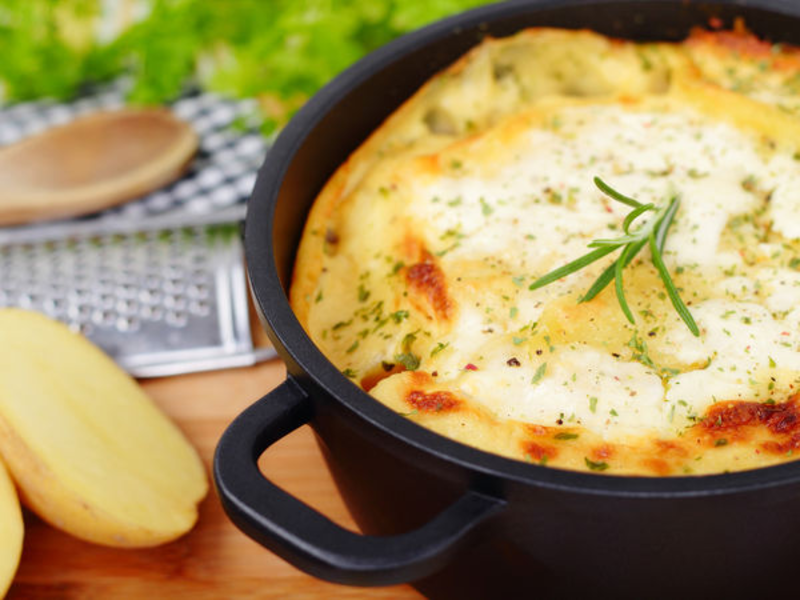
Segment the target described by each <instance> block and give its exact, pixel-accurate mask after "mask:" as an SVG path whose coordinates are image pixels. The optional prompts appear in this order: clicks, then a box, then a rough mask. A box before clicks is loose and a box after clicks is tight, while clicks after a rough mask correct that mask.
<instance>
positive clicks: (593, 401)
mask: <svg viewBox="0 0 800 600" xmlns="http://www.w3.org/2000/svg"><path fill="white" fill-rule="evenodd" d="M589 410H590V411H592V412H593V413H594V412H596V411H597V396H592V397H591V398H589Z"/></svg>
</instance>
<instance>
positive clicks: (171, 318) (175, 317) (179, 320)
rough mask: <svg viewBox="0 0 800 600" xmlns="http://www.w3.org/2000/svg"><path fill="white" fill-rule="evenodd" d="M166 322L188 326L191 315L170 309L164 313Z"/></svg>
mask: <svg viewBox="0 0 800 600" xmlns="http://www.w3.org/2000/svg"><path fill="white" fill-rule="evenodd" d="M164 322H165V323H166V324H167V325H170V326H172V327H177V328H181V327H186V325H187V323H188V322H189V315H188V314H186V313H185V312H183V311H179V310H168V311H167V312H166V313H165V315H164Z"/></svg>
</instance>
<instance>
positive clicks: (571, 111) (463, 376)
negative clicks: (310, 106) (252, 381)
mask: <svg viewBox="0 0 800 600" xmlns="http://www.w3.org/2000/svg"><path fill="white" fill-rule="evenodd" d="M742 35H744V34H742ZM700 37H702V36H700ZM710 39H711V42H714V41H719V39H723V38H719V39H718V38H710ZM603 40H604V39H603V38H600V37H599V36H595V35H594V34H590V33H587V32H578V33H565V32H558V31H553V30H539V31H535V32H524V33H523V34H520V35H519V36H516V37H514V38H510V39H509V40H500V41H493V42H490V43H487V44H484V45H483V46H481V47H480V48H478V49H477V50H475V51H473V52H472V53H471V54H470V55H469V56H468V57H466V58H465V59H464V60H463V61H462V62H461V63H459V64H457V65H455V66H454V67H453V68H452V69H451V70H450V72H449V73H447V74H446V75H447V77H446V75H442V76H441V77H440V78H439V79H437V80H434V82H432V83H431V84H429V85H428V86H426V88H424V89H423V90H422V91H421V92H420V93H419V94H418V95H417V96H416V97H415V98H414V99H412V100H411V101H409V103H408V104H407V105H406V106H405V107H403V109H401V110H400V111H399V112H398V113H397V114H396V115H395V116H393V117H392V118H391V119H390V120H389V121H388V122H387V124H386V125H385V126H384V128H382V130H380V131H379V132H378V133H376V134H375V135H374V136H373V138H371V139H370V141H368V142H367V144H365V146H364V147H362V149H361V150H359V151H358V152H357V153H356V154H355V155H354V157H352V158H351V159H350V161H348V163H347V164H346V165H345V166H344V167H342V169H340V171H339V173H337V175H336V176H335V177H334V178H333V180H332V181H331V183H329V185H328V186H327V187H326V189H325V191H324V192H323V194H322V195H321V196H320V199H319V200H318V201H317V204H316V205H315V207H314V210H313V211H312V215H311V217H310V219H309V224H308V226H307V229H306V234H305V236H304V240H303V244H302V246H301V249H300V254H299V257H298V264H297V270H296V275H295V283H294V285H293V288H292V302H293V305H294V307H295V309H296V311H297V313H298V316H300V318H301V321H302V322H303V323H304V325H305V327H306V329H307V330H308V331H309V333H310V334H311V335H312V337H313V338H314V340H315V342H316V343H317V344H319V346H320V347H321V348H322V349H323V351H324V352H325V353H326V354H327V355H328V356H329V357H331V359H332V360H333V361H334V362H335V363H336V364H337V365H338V366H339V367H340V368H341V369H342V371H343V373H345V375H347V376H349V377H351V378H353V379H354V380H355V381H356V382H358V383H360V384H361V385H362V387H364V389H366V390H367V391H370V392H371V393H372V394H373V395H374V396H375V397H376V398H378V399H379V400H381V401H383V402H384V403H386V404H387V405H389V406H391V407H393V408H395V409H396V410H398V411H399V412H402V413H404V414H407V415H408V416H409V418H412V419H414V420H416V421H418V422H420V423H421V424H423V425H425V426H428V427H431V428H432V429H434V430H436V431H439V432H440V433H443V434H445V435H448V436H450V437H454V438H456V439H458V440H460V441H463V442H465V443H468V444H471V445H474V446H477V447H480V448H483V449H486V450H490V451H494V452H498V453H501V454H504V455H507V456H511V457H515V458H520V459H525V460H532V461H536V462H540V463H547V464H549V465H553V466H560V467H564V468H575V469H590V470H596V471H608V472H614V473H640V474H658V475H666V474H671V473H703V472H718V471H722V470H732V469H742V468H751V467H754V466H759V465H762V464H771V463H774V462H778V461H780V460H787V459H789V458H791V456H792V453H793V449H794V444H795V443H796V444H797V446H798V447H800V429H798V431H797V432H795V429H794V425H791V424H790V425H785V426H778V425H776V424H775V423H777V422H778V420H780V419H783V420H784V421H786V420H787V419H789V420H791V419H794V420H797V421H798V428H800V419H798V418H797V417H796V416H792V415H794V414H795V413H794V412H793V411H794V406H795V403H796V402H798V399H797V392H798V389H800V388H798V386H800V352H798V350H799V349H800V328H799V327H798V322H800V309H798V308H796V307H797V306H800V252H799V250H800V155H798V151H797V147H796V144H797V142H796V140H797V139H800V120H797V119H795V118H793V117H791V116H790V115H788V113H787V111H785V110H783V109H781V108H780V107H778V108H776V107H775V106H773V104H775V102H777V101H775V102H772V103H771V101H770V99H769V98H768V97H767V96H769V94H768V92H769V91H770V90H773V91H774V90H775V89H777V88H780V90H782V91H783V88H782V87H781V86H782V82H783V81H784V79H781V78H780V77H778V76H777V75H775V74H774V73H773V72H772V71H769V70H768V69H767V70H766V72H768V73H769V74H770V78H768V80H767V82H766V83H765V84H764V85H763V86H761V87H760V88H758V89H759V90H760V92H759V94H755V93H753V94H750V95H743V94H740V93H736V92H734V91H731V90H729V89H725V87H726V86H725V85H722V84H723V83H724V82H719V81H716V82H713V83H709V82H708V81H706V80H707V79H713V76H714V74H715V73H716V71H715V70H714V69H712V68H710V67H707V68H706V70H705V71H702V70H701V71H700V75H699V76H698V74H697V68H696V67H697V65H702V64H715V63H714V60H713V59H714V56H715V53H718V50H719V49H718V48H717V47H716V46H714V45H713V44H711V45H709V44H710V43H709V42H708V40H706V42H707V43H706V44H705V45H703V44H702V43H700V42H699V41H697V40H694V41H693V42H692V43H689V44H687V45H685V46H671V45H650V46H643V47H636V46H634V45H633V44H622V43H617V44H610V45H608V46H603V47H602V49H601V50H602V51H601V52H600V56H601V59H602V60H601V62H600V64H599V65H584V69H593V70H592V71H591V72H593V73H594V74H595V76H596V77H597V78H598V79H599V80H601V81H600V83H597V82H596V83H595V86H596V88H597V89H589V90H587V89H581V90H580V93H570V92H569V89H570V88H569V86H568V85H566V84H564V85H565V86H566V90H567V91H565V89H556V90H553V89H551V87H548V86H547V85H543V84H542V85H540V86H539V88H531V86H530V84H528V85H527V87H526V83H525V82H526V79H525V75H524V73H523V72H522V71H521V69H522V67H521V65H526V66H527V67H529V66H530V64H531V62H533V63H536V60H537V57H538V59H539V60H542V61H549V62H548V63H547V64H548V65H550V68H551V70H553V69H554V68H553V67H552V65H551V63H552V61H551V60H550V59H552V58H553V56H551V55H548V56H544V57H542V56H540V54H541V53H542V52H543V50H542V48H544V47H546V48H547V49H548V50H547V52H550V53H555V55H557V56H561V55H560V54H559V50H558V49H559V48H560V52H561V54H563V55H565V56H572V57H573V58H574V55H572V54H570V49H574V48H580V47H581V45H582V44H584V45H585V44H590V45H591V44H602V43H603ZM553 48H555V50H554V49H553ZM687 48H688V50H687ZM512 49H513V51H514V53H515V54H514V57H515V60H516V62H514V61H509V54H510V52H511V50H512ZM526 49H527V51H528V52H530V55H526V54H525V52H524V51H525V50H526ZM642 53H647V55H648V56H649V57H650V58H649V59H648V60H650V61H656V62H657V63H658V64H659V65H661V67H660V68H656V69H654V68H653V66H652V62H651V63H649V64H650V66H649V67H647V66H646V65H645V64H644V63H643V62H641V60H640V58H639V57H640V56H643V54H642ZM693 55H696V56H700V57H701V58H700V59H697V61H696V63H692V60H693V59H692V56H693ZM581 56H582V54H581ZM722 56H725V57H727V56H728V55H727V54H723V55H722ZM631 57H637V58H636V62H635V63H634V62H631V61H633V60H634V59H633V58H631ZM754 60H755V59H754ZM487 63H488V64H490V65H492V64H493V68H491V69H488V70H487V66H486V64H487ZM609 64H613V65H615V70H613V71H609V70H608V69H605V68H604V65H605V66H607V65H609ZM634 64H638V65H639V68H638V73H637V69H636V68H635V66H632V65H634ZM687 64H691V65H692V68H688V67H687V66H686V65H687ZM509 65H510V66H509ZM501 66H502V69H501V68H500V67H501ZM540 66H541V65H540ZM507 69H511V70H512V71H513V70H514V69H516V70H517V71H516V73H517V79H518V81H517V83H516V84H515V85H516V88H514V86H511V88H512V89H510V88H509V86H510V85H511V84H509V83H508V82H507V81H505V78H506V75H504V72H505V71H504V70H507ZM662 70H663V71H665V72H668V74H669V76H668V77H667V76H665V75H664V73H663V72H661V71H662ZM654 71H656V73H654ZM793 72H796V73H800V65H798V67H797V69H796V71H793ZM498 73H499V74H498ZM559 73H560V72H559V71H558V70H557V69H555V70H553V73H552V74H551V75H552V77H553V78H554V79H555V80H556V81H560V82H563V81H565V77H566V80H567V81H569V77H567V75H565V74H564V73H561V74H560V75H559ZM535 76H536V75H533V77H535ZM579 76H580V77H583V79H582V80H585V79H586V70H584V71H582V74H580V75H578V74H575V75H574V77H579ZM615 76H616V77H618V78H619V81H610V80H609V79H610V78H613V77H615ZM637 76H638V79H637ZM528 77H530V75H528ZM665 78H666V79H667V80H669V81H671V83H670V84H669V85H668V86H667V85H665V84H664V83H663V80H664V79H665ZM489 80H491V85H492V88H491V89H487V86H488V85H489V84H488V83H487V81H489ZM467 84H469V85H472V86H477V87H478V89H479V90H482V91H481V92H480V93H476V94H473V95H472V96H466V97H468V98H472V100H473V102H471V103H464V102H463V98H464V97H465V93H466V92H464V87H465V86H466V85H467ZM554 85H555V84H554ZM467 89H471V88H469V86H467ZM531 89H534V90H538V91H535V93H534V92H531ZM515 90H516V92H517V95H516V96H515ZM522 92H526V93H522ZM618 92H622V93H618ZM775 94H777V92H775ZM775 94H773V96H775ZM778 96H780V101H781V102H783V100H785V98H784V96H785V94H783V95H781V94H778ZM776 97H777V96H776ZM493 98H494V100H495V101H496V102H495V103H493V102H492V99H493ZM773 100H774V98H773ZM459 101H460V102H461V104H459ZM487 105H488V106H489V108H487ZM492 107H494V110H491V108H492ZM466 116H470V117H472V118H471V119H469V121H470V122H471V123H472V125H471V126H468V125H462V124H460V119H462V118H465V117H466ZM466 120H467V119H465V121H466ZM420 121H422V122H423V123H425V124H426V127H427V129H428V131H427V133H426V132H424V131H423V132H420V131H419V123H420ZM594 176H600V177H602V178H603V179H604V180H605V181H607V182H609V183H610V184H611V185H612V186H613V187H614V188H616V189H618V190H620V191H622V192H623V193H625V194H626V195H628V196H632V197H634V198H636V199H637V200H639V201H640V202H642V203H653V204H655V205H656V206H661V205H664V204H665V203H667V202H669V201H670V199H671V198H673V197H676V196H677V197H679V198H680V199H681V205H680V210H679V212H678V213H677V216H676V218H675V221H674V223H673V225H672V227H671V229H670V232H669V236H668V238H667V244H666V246H665V249H664V261H665V263H666V266H667V269H668V270H669V271H670V273H671V274H672V276H673V279H674V280H675V283H676V285H677V287H678V288H679V290H680V292H681V295H682V297H683V299H684V301H686V303H687V304H688V305H689V308H690V310H691V312H692V314H693V316H694V318H695V320H696V321H697V323H698V325H699V327H700V330H701V335H700V336H699V337H695V336H693V335H692V334H691V333H690V332H689V330H688V329H687V328H686V326H685V324H684V323H683V322H682V321H681V320H680V319H679V317H678V315H677V313H676V312H675V310H674V309H673V308H672V306H671V304H670V301H669V299H668V298H667V296H666V294H665V293H664V287H663V283H662V282H661V280H660V278H659V277H658V274H657V272H656V270H655V268H654V267H653V265H652V262H651V260H650V256H649V252H648V251H647V249H645V250H643V251H642V252H641V253H640V255H639V256H638V257H637V258H636V259H635V260H634V261H633V262H632V263H631V265H630V266H629V267H628V268H627V269H626V270H625V272H624V287H625V293H626V297H627V299H628V302H629V304H630V306H631V309H632V311H633V313H634V315H635V319H636V323H635V325H631V324H630V323H628V321H627V320H626V319H625V317H624V315H623V314H622V313H621V311H620V309H619V306H618V304H617V300H616V297H615V295H614V291H613V285H612V286H610V289H606V290H605V291H604V292H602V293H601V294H600V295H598V296H597V297H596V298H595V299H594V300H592V301H591V302H587V303H582V304H579V303H578V302H577V301H578V299H579V298H580V296H581V294H582V293H583V292H585V291H586V290H587V289H588V288H589V286H590V285H591V284H592V282H593V281H594V280H595V279H596V278H597V276H598V275H599V274H600V273H601V272H602V271H603V270H604V269H605V268H606V267H608V265H610V264H611V263H612V262H613V260H614V259H615V258H616V256H615V255H612V256H609V257H607V258H605V259H602V260H600V261H598V262H597V263H595V264H592V265H590V266H588V267H586V268H585V269H582V270H581V271H579V272H577V273H575V274H573V275H570V276H569V277H566V278H563V279H561V280H559V281H557V282H554V283H552V284H550V285H548V286H545V287H543V288H540V289H537V290H533V291H532V290H529V285H530V283H531V282H533V281H534V280H536V279H537V278H538V277H540V276H541V275H543V274H545V273H547V272H549V271H551V270H552V269H554V268H556V267H559V266H561V265H563V264H565V263H567V262H569V261H571V260H574V259H575V258H577V257H579V256H581V255H583V254H585V253H586V252H587V244H589V243H590V242H591V241H592V240H594V239H600V238H614V237H617V236H619V235H621V223H622V221H623V219H624V218H625V216H626V215H627V214H628V212H629V211H630V207H626V206H624V205H622V204H621V203H617V202H613V201H611V200H610V199H609V198H608V197H607V196H605V195H604V194H602V193H601V192H600V191H599V190H598V189H597V188H596V186H595V185H594V183H593V177H594ZM646 219H647V216H645V217H643V218H642V219H641V221H637V223H639V222H645V221H646ZM787 415H788V416H787ZM712 417H713V418H712ZM745 417H746V418H745ZM790 417H791V419H790ZM794 420H791V423H792V424H793V423H794ZM782 422H783V421H782ZM786 422H787V423H788V422H789V421H786ZM794 440H796V442H795V441H794ZM770 444H771V445H770ZM787 444H788V445H787Z"/></svg>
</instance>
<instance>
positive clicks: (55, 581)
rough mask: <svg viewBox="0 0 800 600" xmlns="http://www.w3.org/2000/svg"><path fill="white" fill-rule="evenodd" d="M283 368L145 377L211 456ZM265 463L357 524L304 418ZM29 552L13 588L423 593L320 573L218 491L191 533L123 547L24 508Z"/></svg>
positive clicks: (58, 592) (290, 594)
mask: <svg viewBox="0 0 800 600" xmlns="http://www.w3.org/2000/svg"><path fill="white" fill-rule="evenodd" d="M284 377H285V369H284V367H283V365H282V363H280V362H279V361H272V362H270V363H266V364H262V365H259V366H256V367H251V368H245V369H231V370H227V371H216V372H210V373H200V374H194V375H185V376H181V377H172V378H164V379H157V380H151V381H146V382H143V385H144V387H145V389H146V390H147V392H148V393H149V394H150V395H151V396H152V397H153V398H154V399H155V401H156V402H157V403H158V404H159V405H160V406H161V407H162V408H163V409H164V410H165V411H166V412H167V413H168V414H169V415H170V416H171V417H172V418H173V419H174V420H175V421H176V422H177V423H178V425H179V426H180V427H181V428H182V429H183V431H184V432H185V433H186V435H187V436H188V437H189V439H190V440H191V441H192V442H193V443H194V445H195V447H196V448H197V449H198V450H199V452H200V454H201V456H202V457H203V459H204V461H205V462H206V465H207V466H208V468H209V472H210V465H211V457H212V455H213V452H214V448H215V446H216V443H217V440H218V439H219V437H220V435H221V434H222V432H223V430H224V429H225V427H226V426H227V425H228V423H229V422H230V421H231V420H232V419H233V418H234V417H235V416H236V415H237V414H238V413H239V412H241V411H242V410H243V409H244V408H246V407H247V406H248V405H249V404H250V403H252V402H253V401H255V400H257V399H258V398H259V397H261V396H262V395H263V394H264V393H265V392H267V391H269V390H270V389H272V388H274V387H275V386H276V385H278V384H279V383H280V382H281V381H283V379H284ZM262 467H263V469H264V471H265V472H266V473H268V474H269V476H270V477H271V478H272V479H273V480H274V481H275V482H277V483H278V484H279V485H281V486H282V487H284V489H286V490H287V491H289V492H290V493H292V494H294V495H296V496H298V497H299V498H301V499H303V500H304V501H305V502H306V503H308V504H310V505H311V506H313V507H314V508H316V509H317V510H319V511H321V512H322V513H323V514H325V515H327V516H328V517H330V518H331V519H333V520H334V521H336V522H337V523H340V524H342V525H344V526H347V527H352V528H355V524H354V523H353V522H352V520H351V519H350V517H349V515H348V513H347V509H346V508H345V507H344V504H343V503H342V501H341V499H340V498H339V496H338V493H337V492H336V488H335V486H334V484H333V481H332V480H331V478H330V475H329V474H328V472H327V469H326V467H325V464H324V462H323V459H322V456H321V454H320V452H319V450H318V449H317V447H316V443H315V442H314V439H313V435H312V433H311V431H310V429H309V428H308V427H304V428H302V429H300V430H298V431H296V432H294V433H293V434H292V435H290V436H288V437H287V438H285V439H284V440H282V441H281V442H279V443H278V444H276V445H275V446H273V447H272V448H271V449H270V450H269V452H267V453H266V455H265V456H264V458H263V459H262ZM25 526H26V530H25V543H24V549H23V554H22V562H21V564H20V568H19V571H18V572H17V576H16V579H15V581H14V584H13V585H12V587H11V589H10V591H9V595H8V598H10V599H17V600H19V599H22V598H36V599H41V598H45V599H56V598H57V599H75V598H80V599H103V600H105V599H109V598H152V599H154V600H155V599H160V598H170V599H171V598H186V599H189V598H191V599H192V600H195V599H205V598H209V599H211V598H213V599H220V598H225V599H236V598H248V599H250V598H345V599H347V598H392V599H395V598H396V599H403V598H420V597H421V596H420V595H419V594H418V593H417V592H415V591H414V590H413V589H412V588H411V587H409V586H395V587H391V588H370V589H367V588H351V587H344V586H339V585H334V584H330V583H326V582H322V581H318V580H316V579H313V578H312V577H309V576H308V575H306V574H304V573H302V572H300V571H298V570H297V569H295V568H294V567H291V566H290V565H288V564H287V563H285V562H283V561H282V560H281V559H279V558H278V557H276V556H275V555H273V554H271V553H270V552H269V551H268V550H266V549H264V548H263V547H261V546H259V545H258V544H256V543H255V542H253V541H252V540H250V539H249V538H248V537H246V536H245V535H244V534H242V533H241V532H240V531H239V530H238V529H236V528H235V527H234V526H233V525H232V524H231V523H230V522H229V521H228V519H227V517H226V516H225V514H224V513H223V511H222V507H221V506H220V503H219V500H218V499H217V498H216V496H215V494H214V492H213V491H212V492H211V493H210V494H209V496H208V498H206V500H205V501H204V502H203V504H202V505H201V510H200V519H199V521H198V523H197V525H196V527H195V528H194V529H193V530H192V531H191V532H190V533H189V534H188V535H186V536H184V537H183V538H181V539H180V540H177V541H175V542H172V543H170V544H167V545H165V546H161V547H159V548H152V549H147V550H120V549H114V548H104V547H101V546H95V545H92V544H88V543H86V542H82V541H80V540H77V539H75V538H72V537H70V536H68V535H67V534H65V533H62V532H60V531H57V530H56V529H53V528H52V527H50V526H49V525H47V524H45V523H43V522H42V521H40V520H39V519H38V518H36V517H35V516H34V515H32V514H31V513H29V512H28V513H26V514H25Z"/></svg>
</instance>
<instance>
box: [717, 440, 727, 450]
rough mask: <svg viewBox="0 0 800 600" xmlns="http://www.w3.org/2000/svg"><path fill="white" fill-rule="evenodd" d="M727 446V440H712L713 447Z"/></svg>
mask: <svg viewBox="0 0 800 600" xmlns="http://www.w3.org/2000/svg"><path fill="white" fill-rule="evenodd" d="M727 445H728V440H726V439H725V438H719V439H717V440H714V446H715V447H717V448H718V447H720V446H727Z"/></svg>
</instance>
